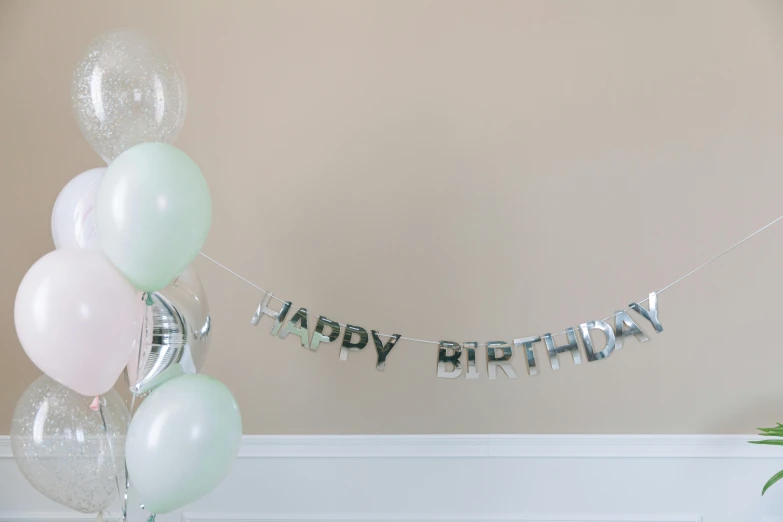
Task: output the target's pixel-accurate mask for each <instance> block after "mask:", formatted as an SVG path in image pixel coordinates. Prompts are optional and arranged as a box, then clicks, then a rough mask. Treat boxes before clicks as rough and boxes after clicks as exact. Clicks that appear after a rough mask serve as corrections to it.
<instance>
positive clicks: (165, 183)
mask: <svg viewBox="0 0 783 522" xmlns="http://www.w3.org/2000/svg"><path fill="white" fill-rule="evenodd" d="M95 211H96V215H95V223H96V226H97V229H98V237H99V239H100V244H101V247H102V248H103V251H104V252H105V253H106V255H107V256H108V257H109V259H110V260H111V261H112V263H114V265H115V266H116V267H117V268H118V269H119V270H120V272H122V273H123V274H124V275H125V277H127V278H128V279H129V280H130V282H131V283H133V285H134V286H135V287H136V288H138V289H139V290H143V291H145V292H156V291H158V290H161V289H162V288H164V287H166V286H167V285H168V284H169V283H171V282H172V281H173V280H174V279H175V278H176V277H177V276H178V275H179V274H180V273H181V272H182V271H183V270H184V269H185V267H187V266H188V265H189V264H190V263H191V261H193V259H195V257H196V256H197V255H198V253H199V251H200V250H201V247H202V246H203V245H204V241H206V239H207V234H208V233H209V227H210V224H211V222H212V200H211V198H210V195H209V188H208V187H207V182H206V180H205V179H204V176H202V175H201V171H200V170H199V168H198V166H197V165H196V164H195V163H194V162H193V160H191V159H190V158H189V157H188V156H187V154H185V153H184V152H182V151H181V150H179V149H178V148H176V147H174V146H172V145H167V144H165V143H142V144H140V145H136V146H134V147H131V148H130V149H128V150H126V151H125V152H123V153H122V154H120V155H119V157H117V159H115V160H114V161H113V162H112V163H111V164H110V165H109V167H108V169H107V170H106V174H105V176H104V178H103V181H102V182H101V186H100V188H99V189H98V197H97V200H96V205H95Z"/></svg>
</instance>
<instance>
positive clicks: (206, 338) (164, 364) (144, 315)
mask: <svg viewBox="0 0 783 522" xmlns="http://www.w3.org/2000/svg"><path fill="white" fill-rule="evenodd" d="M186 97H187V94H186V89H185V80H184V78H183V75H182V72H181V70H180V68H179V66H178V65H177V63H176V62H175V61H174V60H173V59H171V58H170V57H169V56H168V55H167V54H166V53H165V52H163V51H162V50H160V49H159V48H157V47H156V46H155V45H154V44H153V43H152V42H150V41H149V40H148V39H147V38H146V37H145V36H144V35H142V34H140V33H138V32H136V31H131V30H122V31H113V32H111V33H108V34H106V35H104V36H102V37H100V38H98V39H97V40H96V41H95V42H93V44H92V45H91V47H90V48H89V49H88V50H87V52H86V53H85V55H84V57H83V58H82V60H81V61H80V63H79V65H78V66H77V68H76V70H75V71H74V77H73V84H72V100H73V105H74V109H75V114H76V116H77V119H78V121H79V125H80V128H81V130H82V133H83V134H84V136H85V138H87V141H88V142H89V143H90V145H91V146H92V147H93V148H94V149H95V151H96V152H97V153H98V154H99V155H101V156H102V157H103V158H104V159H105V160H106V161H107V162H108V163H109V165H108V167H106V168H96V169H92V170H88V171H87V172H84V173H82V174H79V175H78V176H76V177H75V178H74V179H73V180H71V181H70V182H69V183H68V184H67V185H66V186H65V188H64V189H63V190H62V192H61V193H60V195H59V196H58V198H57V201H56V202H55V204H54V209H53V212H52V236H53V238H54V244H55V247H56V250H54V251H53V252H50V253H48V254H46V255H45V256H43V257H42V258H41V259H39V260H38V261H37V262H36V263H35V264H34V265H33V266H32V267H31V268H30V270H29V271H28V272H27V274H26V275H25V276H24V279H23V280H22V282H21V284H20V286H19V290H18V292H17V295H16V303H15V306H14V321H15V325H16V332H17V335H18V337H19V340H20V342H21V344H22V347H23V348H24V350H25V352H26V353H27V355H28V356H29V357H30V359H31V360H32V361H33V363H35V365H36V366H38V368H39V369H40V370H41V371H43V372H44V374H45V375H43V376H41V377H40V378H38V379H37V380H36V381H35V382H33V383H32V384H31V385H30V386H29V387H28V389H27V390H26V391H25V392H24V394H23V395H22V397H21V399H20V400H19V402H18V404H17V406H16V409H15V411H14V417H13V422H12V428H11V440H12V448H13V452H14V457H15V459H16V462H17V464H18V466H19V469H20V470H21V471H22V473H23V474H24V476H25V477H26V478H27V480H28V481H29V482H30V483H31V484H32V485H33V486H34V487H35V488H36V489H37V490H38V491H40V492H41V493H43V494H44V495H46V496H48V497H50V498H52V499H53V500H55V501H57V502H60V503H61V504H64V505H66V506H68V507H70V508H73V509H75V510H78V511H81V512H83V513H99V514H100V513H101V512H102V511H103V510H105V509H107V508H108V507H109V505H110V504H111V503H112V502H114V500H115V499H116V498H117V497H118V496H119V497H123V496H124V505H123V508H122V511H123V520H125V519H126V517H127V497H128V487H129V485H130V484H132V486H133V489H134V491H135V493H136V494H137V495H138V496H139V500H140V502H141V504H142V505H143V506H144V507H145V508H146V509H147V510H149V511H150V512H151V513H153V514H157V513H168V512H170V511H173V510H176V509H179V508H180V507H182V506H184V505H186V504H189V503H190V502H193V501H195V500H197V499H198V498H200V497H201V496H203V495H205V494H206V493H208V492H209V491H211V490H212V489H214V488H215V487H216V486H217V485H218V483H220V482H221V481H222V480H223V478H224V477H225V476H226V475H227V474H228V471H229V469H230V467H231V465H232V463H233V461H234V459H235V457H236V455H237V453H238V451H239V444H240V439H241V434H242V420H241V416H240V413H239V408H238V407H237V404H236V401H235V400H234V397H233V396H232V395H231V393H230V392H229V390H228V389H227V388H226V387H225V386H224V385H223V384H221V383H220V382H219V381H217V380H215V379H212V378H209V377H206V376H204V375H202V374H200V373H198V372H199V371H200V370H201V367H202V365H203V364H204V360H205V357H206V354H207V350H208V348H209V343H210V330H211V320H210V313H209V306H208V304H207V299H206V295H205V293H204V288H203V287H202V284H201V280H200V279H199V276H198V274H197V273H196V270H195V269H194V268H193V266H191V262H192V261H193V260H194V259H195V257H196V256H197V255H198V253H199V251H200V250H201V247H202V245H203V244H204V241H205V240H206V238H207V234H208V232H209V228H210V223H211V213H212V206H211V205H212V204H211V199H210V194H209V189H208V187H207V183H206V181H205V180H204V177H203V176H202V174H201V171H200V170H199V168H198V166H197V165H196V164H195V163H194V162H193V160H191V159H190V158H189V157H188V156H187V155H186V154H185V153H184V152H182V151H181V150H179V149H177V148H175V147H173V146H172V145H169V144H168V143H169V142H171V141H173V140H174V139H175V138H176V137H177V135H178V133H179V130H180V129H181V127H182V122H183V120H184V117H185V111H186V105H187V104H186ZM123 371H125V373H126V376H127V380H128V384H129V388H130V392H131V399H130V405H129V407H128V406H126V404H125V403H124V402H123V400H122V398H121V396H120V395H119V394H118V393H117V391H115V390H113V387H114V385H115V383H116V382H117V380H118V378H119V377H120V375H121V374H122V373H123ZM137 403H138V407H137V408H136V410H135V412H134V405H136V404H137ZM123 490H124V491H123ZM123 492H124V495H123ZM153 517H154V515H153Z"/></svg>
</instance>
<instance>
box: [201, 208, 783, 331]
mask: <svg viewBox="0 0 783 522" xmlns="http://www.w3.org/2000/svg"><path fill="white" fill-rule="evenodd" d="M780 220H783V216H779V217H777V218H775V219H773V220H772V221H770V222H769V223H767V224H766V225H764V226H763V227H761V228H759V229H758V230H756V231H755V232H753V233H752V234H750V235H748V236H746V237H744V238H743V239H740V240H739V241H737V242H736V243H734V244H733V245H731V246H730V247H729V248H727V249H725V250H723V251H722V252H720V253H719V254H717V255H715V256H713V257H712V258H710V259H709V260H708V261H707V262H705V263H702V264H701V265H699V266H697V267H696V268H694V269H693V270H691V271H690V272H688V273H687V274H685V275H684V276H682V277H680V278H679V279H676V280H675V281H673V282H671V283H669V284H668V285H666V286H664V287H663V288H661V289H660V290H658V291H657V292H654V293H656V294H662V293H663V292H665V291H666V290H668V289H670V288H672V287H673V286H674V285H676V284H678V283H680V282H681V281H684V280H685V279H687V278H688V277H690V276H692V275H693V274H695V273H696V272H698V271H699V270H701V269H702V268H704V267H706V266H707V265H710V264H712V263H714V262H715V261H717V260H718V259H720V258H721V257H723V256H724V255H726V254H728V253H729V252H731V251H732V250H734V249H735V248H737V247H738V246H740V245H742V244H743V243H745V242H746V241H748V240H749V239H751V238H753V237H754V236H756V235H757V234H760V233H761V232H763V231H764V230H766V229H768V228H769V227H771V226H772V225H774V224H775V223H777V222H778V221H780ZM200 254H201V256H202V257H204V258H205V259H207V260H209V261H211V262H212V263H214V264H215V265H217V266H218V267H220V268H222V269H223V270H225V271H226V272H228V273H229V274H231V275H233V276H234V277H236V278H238V279H241V280H242V281H244V282H245V283H247V284H249V285H250V286H252V287H253V288H255V289H256V290H258V291H260V292H264V293H269V292H267V291H266V290H264V289H263V288H261V287H260V286H258V285H257V284H255V283H253V282H252V281H250V280H249V279H247V278H246V277H244V276H242V275H240V274H238V273H237V272H235V271H233V270H231V269H230V268H229V267H227V266H226V265H224V264H223V263H220V262H219V261H217V260H215V259H213V258H211V257H209V256H208V255H207V254H205V253H204V252H200ZM270 297H272V298H273V299H275V300H277V301H279V302H281V303H284V302H285V301H284V300H283V299H280V298H279V297H277V296H275V295H271V296H270ZM649 300H650V298H649V297H645V298H644V299H642V300H641V301H637V303H640V304H641V303H645V302H647V301H649ZM629 309H630V307H628V308H624V309H623V310H620V311H618V312H615V313H613V314H612V315H609V316H607V317H605V318H604V319H603V321H607V320H609V319H611V318H612V317H614V316H616V315H617V314H618V313H621V312H627V311H628V310H629ZM307 315H309V316H311V317H318V314H316V313H314V312H310V311H308V312H307ZM339 324H340V326H341V327H345V326H346V325H344V324H342V323H339ZM565 333H567V330H563V331H562V332H558V333H555V334H551V335H563V334H565ZM378 335H379V336H381V337H393V336H392V335H389V334H383V333H379V334H378ZM399 339H400V340H404V341H411V342H414V343H425V344H440V342H439V341H428V340H426V339H414V338H412V337H400V338H399ZM478 345H479V346H485V345H486V343H479V344H478Z"/></svg>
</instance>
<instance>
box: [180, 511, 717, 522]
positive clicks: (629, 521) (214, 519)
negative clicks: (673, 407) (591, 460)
mask: <svg viewBox="0 0 783 522" xmlns="http://www.w3.org/2000/svg"><path fill="white" fill-rule="evenodd" d="M365 520H370V521H378V522H442V521H454V522H702V517H701V516H700V515H679V514H674V515H669V514H663V515H660V514H655V515H638V514H623V515H595V514H576V515H574V514H567V515H535V514H521V515H520V514H512V515H493V514H486V515H485V514H479V515H475V514H474V515H465V514H462V513H456V514H454V513H446V514H437V515H409V514H404V515H388V516H387V515H378V514H353V513H352V514H349V515H332V514H329V515H318V514H315V515H314V514H302V515H282V516H281V515H263V514H261V515H257V514H251V515H244V514H241V515H238V514H235V513H183V514H182V519H181V521H182V522H218V521H219V522H255V521H261V522H322V521H323V522H360V521H365Z"/></svg>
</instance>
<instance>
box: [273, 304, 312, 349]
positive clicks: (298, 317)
mask: <svg viewBox="0 0 783 522" xmlns="http://www.w3.org/2000/svg"><path fill="white" fill-rule="evenodd" d="M297 323H299V326H296V325H297ZM290 333H292V334H295V335H298V336H299V338H300V340H301V341H302V346H303V347H304V348H307V345H308V344H310V339H309V338H308V335H307V308H300V309H299V310H297V311H296V313H295V314H294V316H293V317H292V318H291V319H290V320H289V321H288V322H287V323H286V324H285V326H284V327H283V331H282V332H280V339H285V338H286V337H288V334H290Z"/></svg>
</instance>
